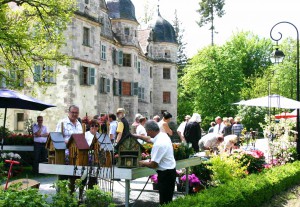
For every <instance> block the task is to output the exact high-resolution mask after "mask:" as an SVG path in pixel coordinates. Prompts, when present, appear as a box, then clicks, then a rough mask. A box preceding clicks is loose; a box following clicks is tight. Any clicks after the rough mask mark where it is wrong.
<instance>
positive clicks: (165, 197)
mask: <svg viewBox="0 0 300 207" xmlns="http://www.w3.org/2000/svg"><path fill="white" fill-rule="evenodd" d="M157 175H158V177H157V178H158V192H159V204H160V205H163V204H167V203H170V202H171V201H172V199H173V194H174V188H175V180H176V169H171V170H164V171H161V170H157Z"/></svg>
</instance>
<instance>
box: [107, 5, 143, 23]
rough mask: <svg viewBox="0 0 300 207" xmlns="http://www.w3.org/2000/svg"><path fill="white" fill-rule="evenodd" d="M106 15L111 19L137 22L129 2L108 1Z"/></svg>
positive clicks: (133, 8) (132, 6) (133, 9)
mask: <svg viewBox="0 0 300 207" xmlns="http://www.w3.org/2000/svg"><path fill="white" fill-rule="evenodd" d="M107 8H108V15H109V17H110V18H112V19H128V20H133V21H137V20H136V17H135V7H134V5H133V3H132V2H131V1H130V0H108V1H107Z"/></svg>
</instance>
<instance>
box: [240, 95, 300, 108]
mask: <svg viewBox="0 0 300 207" xmlns="http://www.w3.org/2000/svg"><path fill="white" fill-rule="evenodd" d="M234 104H236V105H244V106H261V107H269V108H271V107H275V108H282V109H300V102H299V101H295V100H293V99H289V98H286V97H283V96H280V95H277V94H273V95H269V96H264V97H261V98H255V99H250V100H246V101H244V100H243V101H240V102H237V103H234Z"/></svg>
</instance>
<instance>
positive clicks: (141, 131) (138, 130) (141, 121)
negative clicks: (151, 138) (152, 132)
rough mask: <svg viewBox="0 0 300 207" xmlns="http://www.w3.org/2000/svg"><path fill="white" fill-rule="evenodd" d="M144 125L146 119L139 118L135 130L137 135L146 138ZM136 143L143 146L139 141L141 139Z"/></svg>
mask: <svg viewBox="0 0 300 207" xmlns="http://www.w3.org/2000/svg"><path fill="white" fill-rule="evenodd" d="M145 123H146V118H145V117H143V116H142V117H140V119H139V125H138V126H137V128H136V134H137V135H143V136H147V132H146V129H145V127H144V125H145ZM138 142H139V143H140V144H144V141H143V140H141V139H138Z"/></svg>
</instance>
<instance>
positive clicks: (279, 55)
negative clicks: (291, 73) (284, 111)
mask: <svg viewBox="0 0 300 207" xmlns="http://www.w3.org/2000/svg"><path fill="white" fill-rule="evenodd" d="M279 24H289V25H291V26H293V27H294V28H295V30H296V33H297V48H296V49H297V72H296V75H297V101H300V98H299V92H300V91H299V32H298V29H297V27H296V26H295V25H294V24H292V23H291V22H287V21H282V22H278V23H277V24H275V25H274V26H273V27H272V29H271V31H270V37H271V39H272V40H274V41H276V42H278V41H279V40H281V38H282V34H281V33H280V32H278V34H279V38H277V39H276V38H274V37H273V36H272V32H273V29H274V28H275V27H276V26H277V25H279ZM273 58H274V59H273V60H274V62H275V63H276V62H280V61H282V60H283V58H284V53H283V52H282V51H280V50H279V49H278V48H276V51H275V52H274V53H273ZM272 62H273V61H272ZM296 130H297V140H296V142H297V154H298V158H300V138H299V137H300V136H299V135H300V126H299V109H297V121H296Z"/></svg>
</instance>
